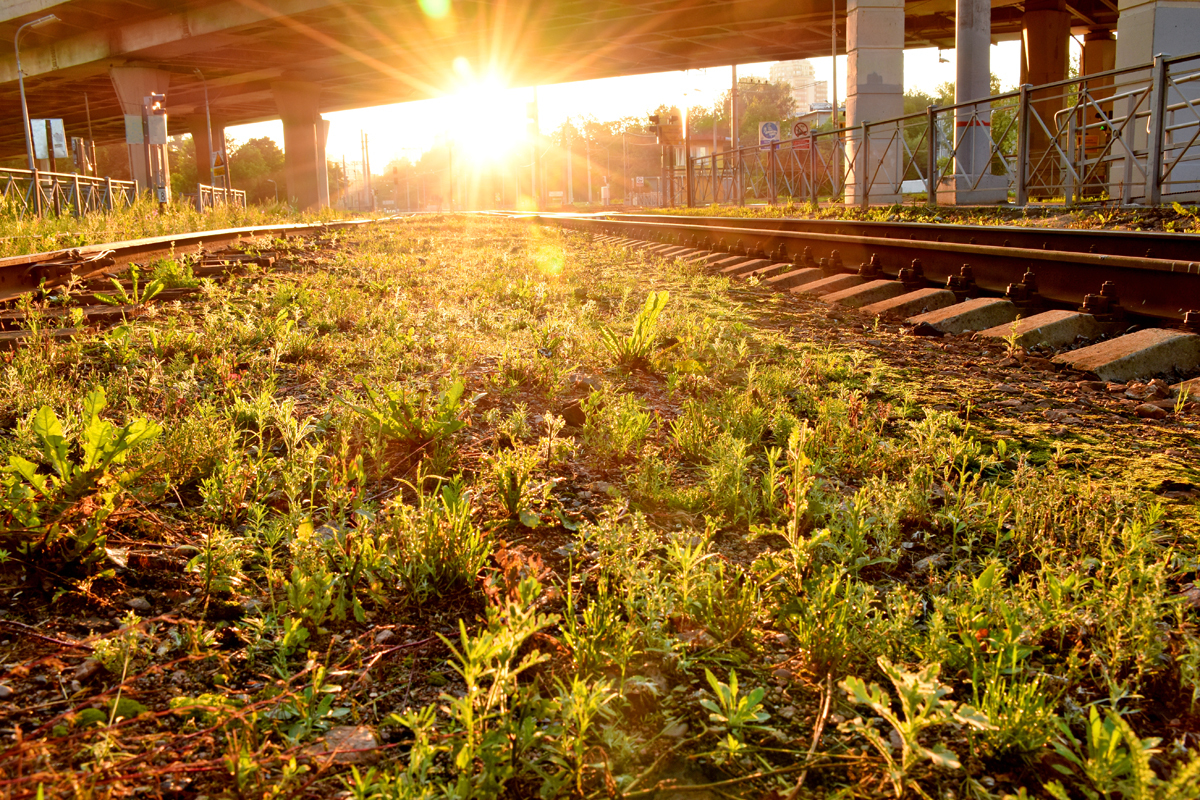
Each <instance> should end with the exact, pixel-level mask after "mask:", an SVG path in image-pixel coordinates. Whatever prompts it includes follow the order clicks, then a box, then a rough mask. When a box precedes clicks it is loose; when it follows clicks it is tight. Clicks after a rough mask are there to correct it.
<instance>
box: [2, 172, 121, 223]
mask: <svg viewBox="0 0 1200 800" xmlns="http://www.w3.org/2000/svg"><path fill="white" fill-rule="evenodd" d="M136 199H137V184H135V183H134V182H133V181H115V180H113V179H112V178H96V177H92V176H90V175H76V174H72V173H63V172H42V171H40V170H27V169H0V211H4V212H7V213H11V214H13V215H15V216H16V217H18V218H24V217H27V216H31V215H32V216H42V215H43V214H47V213H51V212H53V213H55V214H57V215H59V216H61V215H63V214H73V215H75V216H77V217H81V216H83V215H84V214H90V213H93V212H96V211H112V210H113V209H116V208H121V207H122V206H129V205H133V202H134V200H136Z"/></svg>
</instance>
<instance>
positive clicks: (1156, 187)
mask: <svg viewBox="0 0 1200 800" xmlns="http://www.w3.org/2000/svg"><path fill="white" fill-rule="evenodd" d="M1166 112H1167V61H1166V56H1164V55H1162V54H1161V53H1160V54H1158V55H1156V56H1155V57H1154V76H1153V83H1151V85H1150V128H1149V131H1148V136H1147V142H1146V203H1147V204H1148V205H1152V206H1156V205H1159V204H1160V203H1162V159H1163V144H1164V140H1165V139H1166V135H1165V133H1166V132H1165V130H1164V125H1165V123H1166V121H1167V120H1166V116H1167V114H1166Z"/></svg>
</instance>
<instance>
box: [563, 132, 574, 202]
mask: <svg viewBox="0 0 1200 800" xmlns="http://www.w3.org/2000/svg"><path fill="white" fill-rule="evenodd" d="M563 135H564V136H566V139H567V191H566V192H564V193H563V202H564V203H567V204H570V205H573V204H574V203H575V186H574V179H573V176H572V175H571V120H569V119H568V120H567V124H566V126H565V127H564V128H563Z"/></svg>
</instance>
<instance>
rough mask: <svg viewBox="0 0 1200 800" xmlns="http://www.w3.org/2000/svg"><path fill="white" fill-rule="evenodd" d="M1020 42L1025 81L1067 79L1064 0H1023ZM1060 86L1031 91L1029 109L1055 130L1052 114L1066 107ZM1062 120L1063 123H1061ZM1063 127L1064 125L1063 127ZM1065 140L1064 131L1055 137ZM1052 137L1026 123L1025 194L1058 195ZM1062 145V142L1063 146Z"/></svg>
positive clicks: (1059, 174) (1068, 35) (1067, 34)
mask: <svg viewBox="0 0 1200 800" xmlns="http://www.w3.org/2000/svg"><path fill="white" fill-rule="evenodd" d="M1021 37H1022V38H1021V43H1022V48H1021V50H1022V53H1023V59H1024V63H1023V64H1022V68H1023V69H1022V72H1023V73H1024V75H1025V82H1026V83H1031V84H1033V85H1034V86H1040V85H1042V84H1044V83H1055V82H1057V81H1064V80H1066V79H1067V62H1068V60H1069V59H1068V57H1069V53H1068V44H1069V41H1070V38H1071V14H1070V12H1069V11H1067V3H1066V0H1029V2H1027V3H1026V4H1025V16H1024V19H1023V23H1022V31H1021ZM1065 95H1066V92H1065V90H1063V89H1058V90H1052V91H1047V92H1035V93H1034V95H1033V97H1032V98H1031V101H1032V102H1031V105H1032V107H1033V110H1034V111H1035V112H1036V113H1037V115H1038V117H1040V118H1041V120H1042V123H1043V124H1044V125H1045V126H1046V128H1048V129H1049V130H1050V131H1055V130H1057V125H1056V123H1055V120H1054V115H1055V114H1056V113H1057V112H1059V111H1061V110H1062V109H1063V108H1065V107H1066V96H1065ZM1064 124H1065V123H1064ZM1064 130H1065V128H1064ZM1059 140H1060V143H1065V134H1064V135H1063V136H1062V137H1059ZM1051 143H1052V139H1051V137H1050V136H1048V135H1047V134H1046V131H1045V130H1043V129H1042V126H1041V125H1038V124H1036V123H1034V124H1032V125H1030V127H1029V168H1030V173H1029V178H1028V180H1029V196H1030V197H1057V196H1061V195H1062V189H1061V188H1059V187H1060V184H1061V183H1062V169H1061V160H1062V157H1061V156H1060V155H1059V154H1058V151H1057V150H1055V149H1054V148H1053V147H1052V144H1051ZM1063 149H1064V150H1065V149H1066V148H1065V146H1064V148H1063Z"/></svg>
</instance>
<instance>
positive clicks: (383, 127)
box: [227, 40, 1079, 174]
mask: <svg viewBox="0 0 1200 800" xmlns="http://www.w3.org/2000/svg"><path fill="white" fill-rule="evenodd" d="M1071 47H1072V58H1076V57H1077V56H1078V54H1077V53H1076V52H1075V51H1076V50H1077V49H1078V47H1079V44H1078V42H1076V41H1074V40H1072V43H1071ZM991 50H992V52H991V66H992V72H993V73H994V74H996V75H998V76H999V78H1000V85H1001V86H1002V87H1004V88H1010V87H1015V86H1016V85H1017V83H1018V81H1019V76H1020V58H1021V45H1020V42H1017V41H1009V42H1001V43H1000V44H995V45H992V48H991ZM811 61H812V64H813V68H814V70H815V72H816V76H815V79H816V80H818V81H828V80H829V77H830V59H828V58H818V59H811ZM770 66H771V63H770V62H766V63H761V64H743V65H739V66H738V77H746V76H755V77H762V78H766V77H767V76H768V72H769V70H770ZM837 71H838V72H837V82H838V87H837V88H838V98H839V100H841V101H842V102H843V103H844V102H845V97H846V57H845V56H839V57H838V59H837ZM904 77H905V88H906V89H913V88H915V89H920V90H922V91H926V92H930V93H933V91H934V90H935V89H936V87H937V86H938V85H940V84H942V83H944V82H946V81H953V80H954V50H953V49H950V50H942V51H939V50H937V49H936V48H926V49H920V50H906V51H905V53H904ZM730 78H731V73H730V68H729V67H718V68H712V69H699V70H689V71H687V72H664V73H657V74H651V75H636V76H630V77H623V78H604V79H600V80H593V81H580V82H576V83H567V84H559V85H557V86H542V87H539V88H538V90H537V99H538V112H539V113H538V117H539V120H538V122H539V126H540V129H541V131H542V132H543V133H546V132H548V131H551V130H554V129H555V128H557V127H558V126H559V125H560V124H562V123H563V122H564V121H565V120H567V119H568V118H581V117H587V116H589V115H590V116H593V117H595V118H596V119H597V120H600V121H607V120H615V119H620V118H621V117H626V116H643V115H645V114H647V113H649V112H650V111H651V110H652V109H654V108H655V107H657V106H658V105H659V104H660V103H662V104H667V105H678V106H680V107H681V108H682V107H685V106H686V105H690V106H711V105H713V104H715V102H716V101H717V99H718V98H720V96H721V95H722V93H723V92H725V91H726V89H728V88H729V85H730ZM532 99H533V89H530V88H519V89H507V88H505V87H504V86H501V85H499V84H497V83H495V82H494V81H489V79H487V78H484V79H482V80H477V81H474V82H473V87H472V88H471V89H468V90H465V91H464V92H462V93H460V94H455V95H450V96H447V97H442V98H437V99H432V100H418V101H413V102H409V103H398V104H395V105H388V106H377V107H375V108H366V109H357V110H353V111H339V112H334V113H329V114H325V115H324V116H325V118H326V119H328V120H330V126H329V141H328V143H327V145H326V154H327V157H328V158H329V159H330V160H341V159H342V158H345V159H346V161H348V162H353V161H358V160H360V159H361V157H362V144H361V141H362V140H361V134H362V133H364V132H365V133H366V134H367V139H368V143H369V148H370V161H371V171H372V172H375V173H376V174H378V173H381V172H382V171H383V168H384V166H385V165H386V164H388V163H389V162H390V161H392V160H394V159H397V158H402V157H407V158H409V159H412V160H414V161H415V160H416V159H417V158H419V157H420V155H421V154H422V153H423V152H426V151H427V150H430V149H432V148H434V147H441V146H445V144H446V142H447V141H451V142H453V144H454V147H455V151H456V153H462V154H465V155H467V156H473V157H475V158H477V159H483V158H485V157H486V155H487V154H488V153H494V152H496V151H497V150H500V149H504V148H506V147H508V146H515V145H516V144H517V143H519V142H520V141H521V140H523V137H524V135H525V107H526V103H527V102H529V101H530V100H532ZM227 135H229V136H231V137H233V138H234V139H235V140H236V141H238V142H244V141H246V140H247V139H251V138H254V137H258V136H270V137H271V138H272V139H274V140H275V141H276V142H277V143H279V144H280V146H282V144H283V125H282V123H280V122H279V121H272V122H263V123H256V124H253V125H240V126H236V127H230V128H228V129H227Z"/></svg>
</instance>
